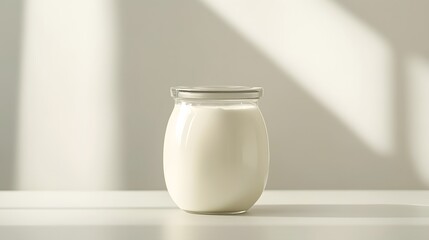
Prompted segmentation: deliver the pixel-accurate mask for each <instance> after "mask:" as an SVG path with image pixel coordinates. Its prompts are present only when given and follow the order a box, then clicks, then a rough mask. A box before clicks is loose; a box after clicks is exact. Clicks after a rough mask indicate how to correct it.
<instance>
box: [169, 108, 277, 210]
mask: <svg viewBox="0 0 429 240" xmlns="http://www.w3.org/2000/svg"><path fill="white" fill-rule="evenodd" d="M268 168H269V147H268V137H267V131H266V127H265V122H264V119H263V117H262V114H261V112H260V111H259V108H258V106H257V105H256V104H255V103H254V102H253V103H252V102H249V103H244V104H243V102H241V103H240V102H238V103H237V104H233V103H232V104H227V105H221V104H220V105H219V104H201V105H198V104H191V103H186V102H178V103H177V104H176V105H175V107H174V110H173V112H172V114H171V117H170V120H169V122H168V126H167V131H166V135H165V140H164V175H165V181H166V184H167V188H168V191H169V193H170V195H171V197H172V199H173V201H174V202H175V203H176V204H177V205H178V206H179V207H180V208H182V209H184V210H186V211H192V212H203V213H228V212H229V213H232V212H241V211H245V210H247V209H249V208H250V207H251V206H252V205H253V204H254V203H255V202H256V200H257V199H258V198H259V197H260V195H261V194H262V191H263V190H264V187H265V184H266V180H267V176H268Z"/></svg>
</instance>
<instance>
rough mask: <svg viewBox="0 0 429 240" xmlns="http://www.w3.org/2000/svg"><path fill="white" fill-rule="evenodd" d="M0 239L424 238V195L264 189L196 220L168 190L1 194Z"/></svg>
mask: <svg viewBox="0 0 429 240" xmlns="http://www.w3.org/2000/svg"><path fill="white" fill-rule="evenodd" d="M0 239H1V240H3V239H35V240H37V239H61V240H63V239H66V240H67V239H93V240H99V239H107V240H115V239H121V240H122V239H179V240H180V239H186V240H193V239H243V240H245V239H249V240H252V239H267V240H269V239H329V240H331V239H334V240H335V239H365V240H367V239H406V240H408V239H425V240H428V239H429V191H265V193H264V194H263V195H262V197H261V198H260V199H259V200H258V202H257V203H256V205H255V206H254V207H253V208H252V209H251V210H249V212H247V213H245V214H242V215H236V216H218V215H195V214H189V213H185V212H183V211H181V210H179V209H177V208H176V207H175V205H174V203H173V202H172V201H171V199H170V197H169V196H168V193H167V192H164V191H133V192H129V191H124V192H26V191H22V192H8V191H0Z"/></svg>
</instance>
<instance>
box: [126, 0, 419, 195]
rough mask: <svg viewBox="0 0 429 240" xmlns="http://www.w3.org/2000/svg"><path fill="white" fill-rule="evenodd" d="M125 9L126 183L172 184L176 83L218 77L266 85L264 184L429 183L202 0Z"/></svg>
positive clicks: (231, 82) (387, 186) (207, 81)
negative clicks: (169, 138)
mask: <svg viewBox="0 0 429 240" xmlns="http://www.w3.org/2000/svg"><path fill="white" fill-rule="evenodd" d="M118 9H119V19H120V21H119V31H120V33H119V34H120V36H121V41H120V46H119V48H120V59H119V63H120V64H121V65H120V70H119V83H120V84H119V89H118V91H119V94H120V96H121V102H120V105H119V106H120V115H121V118H122V122H121V134H122V135H121V139H120V142H122V144H123V145H122V156H121V160H122V166H123V169H122V170H123V177H124V179H123V180H124V181H123V189H164V188H165V185H164V180H163V174H162V146H163V137H164V131H165V126H166V124H167V120H168V117H169V115H170V112H171V110H172V107H173V101H172V99H171V98H170V96H169V87H171V86H174V85H220V84H228V85H235V84H236V85H255V86H263V87H264V89H265V93H266V95H265V96H264V98H263V99H262V100H261V109H262V111H263V113H264V116H265V119H266V122H267V125H268V130H269V134H270V147H271V166H270V177H269V181H268V185H267V188H269V189H405V188H425V186H424V184H423V183H422V182H421V181H420V179H419V178H418V176H417V175H416V173H415V171H414V167H413V165H412V162H411V161H405V160H404V159H403V155H404V154H405V153H403V154H395V155H394V156H380V155H379V154H377V153H376V152H373V151H372V150H371V149H369V148H368V147H367V145H366V144H365V143H364V142H362V140H361V139H360V138H359V137H357V136H356V135H355V134H354V133H353V132H352V131H351V130H350V129H349V128H348V127H347V126H346V125H345V124H344V123H343V122H342V121H341V120H340V119H338V118H337V117H336V116H335V115H334V114H333V113H332V112H331V111H329V110H327V109H326V108H325V107H323V106H322V105H321V104H320V103H319V102H318V101H317V100H316V99H315V98H314V97H313V96H311V94H309V93H308V92H306V91H305V90H304V89H302V88H301V87H300V86H298V85H297V84H296V81H297V80H299V79H296V80H295V79H293V78H292V77H291V76H290V75H288V74H287V73H285V72H284V70H281V69H279V68H278V67H277V66H276V64H274V63H273V62H272V60H270V59H269V58H268V57H267V56H265V55H264V54H263V53H262V52H261V51H260V50H259V49H258V48H257V47H255V46H254V45H253V44H252V43H250V42H249V41H248V40H247V39H245V38H244V37H243V36H242V35H240V34H239V33H237V32H236V31H235V30H234V29H233V28H232V27H231V26H229V25H228V24H227V23H225V21H224V20H223V19H221V18H220V17H218V16H217V15H215V14H214V13H213V12H212V11H211V10H210V9H209V8H207V7H206V6H205V5H204V4H203V3H201V2H200V1H198V0H187V1H181V2H180V3H179V2H175V1H119V2H118ZM394 74H398V73H394ZM399 74H400V73H399ZM395 117H399V116H395ZM401 131H402V130H401ZM398 137H402V136H399V135H398ZM404 151H405V150H404Z"/></svg>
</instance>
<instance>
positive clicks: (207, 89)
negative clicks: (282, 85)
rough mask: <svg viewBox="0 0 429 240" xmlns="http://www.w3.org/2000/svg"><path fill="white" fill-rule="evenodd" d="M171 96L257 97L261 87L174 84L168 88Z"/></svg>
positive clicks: (194, 97) (260, 94) (202, 97)
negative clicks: (174, 85)
mask: <svg viewBox="0 0 429 240" xmlns="http://www.w3.org/2000/svg"><path fill="white" fill-rule="evenodd" d="M170 92H171V96H172V97H173V98H176V99H177V98H185V99H186V98H191V99H259V98H261V97H262V94H263V88H262V87H247V86H195V87H190V86H176V87H172V88H171V89H170Z"/></svg>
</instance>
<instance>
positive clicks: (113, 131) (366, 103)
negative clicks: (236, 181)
mask: <svg viewBox="0 0 429 240" xmlns="http://www.w3.org/2000/svg"><path fill="white" fill-rule="evenodd" d="M427 9H429V3H428V2H427V1H423V0H421V1H418V0H413V1H387V0H378V1H369V0H368V1H357V0H356V1H355V0H348V1H336V0H319V1H311V0H305V1H299V0H286V1H276V0H269V1H244V0H243V1H238V0H235V1H226V0H224V1H212V0H187V1H183V2H179V1H167V0H162V1H155V0H153V1H131V0H126V1H114V0H109V1H102V0H92V1H83V0H82V1H66V0H60V1H58V0H57V1H53V0H37V1H36V0H28V1H24V2H20V1H12V0H10V1H2V2H1V3H0V34H1V36H2V37H1V40H0V52H1V54H0V63H1V64H0V86H1V87H0V97H1V102H0V107H1V108H0V121H1V122H0V133H1V134H0V150H1V151H0V188H1V189H34V190H45V189H64V190H66V189H87V190H91V189H164V188H165V185H164V182H163V175H162V143H163V134H164V130H165V125H166V122H167V120H168V117H169V114H170V111H171V110H172V107H173V102H172V99H171V98H170V96H169V87H170V86H174V85H213V84H216V85H219V84H229V85H249V86H262V87H264V89H265V96H264V97H263V99H262V100H261V110H262V111H263V113H264V116H265V119H266V122H267V125H268V129H269V134H270V144H271V169H270V177H269V182H268V186H267V187H268V188H270V189H427V188H428V186H429V165H428V163H426V162H427V159H429V152H428V149H429V148H427V147H426V146H427V143H428V142H429V124H427V122H429V99H428V96H429V45H428V44H427V43H428V42H429V28H427V24H426V23H427V22H429V15H428V14H427Z"/></svg>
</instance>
